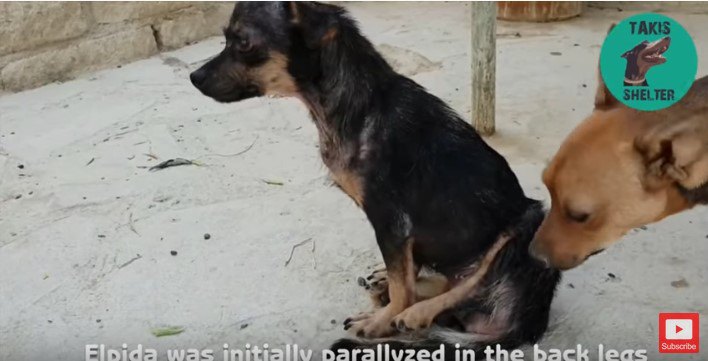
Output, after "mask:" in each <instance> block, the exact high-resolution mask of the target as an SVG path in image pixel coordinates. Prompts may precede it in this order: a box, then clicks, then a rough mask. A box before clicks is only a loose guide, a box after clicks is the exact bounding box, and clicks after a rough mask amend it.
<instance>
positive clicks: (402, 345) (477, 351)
mask: <svg viewBox="0 0 708 361" xmlns="http://www.w3.org/2000/svg"><path fill="white" fill-rule="evenodd" d="M418 337H420V338H415V339H396V338H390V339H379V340H363V339H345V338H343V339H340V340H338V341H337V342H335V343H334V344H332V346H330V350H332V351H333V352H335V353H341V352H354V350H363V349H371V350H377V352H381V353H382V354H380V355H379V354H377V355H376V356H377V359H378V356H384V354H385V353H388V354H394V353H397V354H398V355H400V354H401V353H402V352H408V353H410V352H414V353H418V352H420V351H423V350H425V351H428V352H429V353H430V354H431V355H433V357H434V358H433V357H430V358H429V359H435V360H445V361H459V360H470V361H471V360H484V359H486V356H485V354H484V350H485V349H486V348H487V346H490V347H491V348H492V349H495V347H496V345H499V346H500V347H501V348H502V349H511V348H514V347H517V346H519V345H518V343H515V342H513V341H511V340H498V339H495V340H492V339H490V336H489V335H482V334H475V333H470V332H460V331H457V330H454V329H450V328H443V327H439V326H433V327H431V328H430V329H428V331H427V332H426V334H425V335H424V336H421V335H419V336H418ZM379 345H380V346H379ZM407 350H411V351H407ZM440 353H443V355H442V357H440ZM472 355H474V357H472ZM404 356H405V358H401V357H400V356H399V357H392V356H391V355H389V357H388V359H389V360H396V359H409V360H416V359H418V357H415V356H413V357H407V356H408V354H405V353H404ZM384 357H385V356H384ZM438 357H439V358H438Z"/></svg>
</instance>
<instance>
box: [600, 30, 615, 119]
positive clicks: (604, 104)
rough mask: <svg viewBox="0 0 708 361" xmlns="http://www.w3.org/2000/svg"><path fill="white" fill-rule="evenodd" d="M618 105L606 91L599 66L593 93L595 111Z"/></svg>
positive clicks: (608, 31)
mask: <svg viewBox="0 0 708 361" xmlns="http://www.w3.org/2000/svg"><path fill="white" fill-rule="evenodd" d="M614 27H615V24H612V25H610V28H609V29H607V34H608V35H609V34H610V31H612V29H614ZM617 104H619V102H618V101H617V99H616V98H615V97H614V96H613V95H612V93H610V89H607V86H606V85H605V81H604V80H603V79H602V72H601V71H600V65H599V64H598V66H597V91H595V109H601V110H606V109H609V108H612V107H614V106H615V105H617Z"/></svg>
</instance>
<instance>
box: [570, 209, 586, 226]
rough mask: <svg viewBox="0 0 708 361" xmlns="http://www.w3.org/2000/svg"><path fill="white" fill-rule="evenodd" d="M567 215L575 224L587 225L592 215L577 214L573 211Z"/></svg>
mask: <svg viewBox="0 0 708 361" xmlns="http://www.w3.org/2000/svg"><path fill="white" fill-rule="evenodd" d="M566 214H567V216H568V218H570V219H571V220H572V221H573V222H577V223H585V222H587V220H588V219H589V218H590V213H585V212H576V211H573V210H570V209H569V210H567V211H566Z"/></svg>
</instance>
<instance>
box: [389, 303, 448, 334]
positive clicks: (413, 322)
mask: <svg viewBox="0 0 708 361" xmlns="http://www.w3.org/2000/svg"><path fill="white" fill-rule="evenodd" d="M438 313H439V312H438V311H437V307H434V306H433V305H431V304H429V303H428V302H426V301H422V302H418V303H416V304H414V305H412V306H410V307H408V308H406V309H405V310H404V311H403V312H401V313H399V314H398V315H396V317H394V318H393V321H391V327H393V328H395V329H396V330H398V331H400V332H407V331H414V330H421V329H424V328H428V327H430V326H431V325H432V324H433V321H434V320H435V317H436V316H437V315H438Z"/></svg>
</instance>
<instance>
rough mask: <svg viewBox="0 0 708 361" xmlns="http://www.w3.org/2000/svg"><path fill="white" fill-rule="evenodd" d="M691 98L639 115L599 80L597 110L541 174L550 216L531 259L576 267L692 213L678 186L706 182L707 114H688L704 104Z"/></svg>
mask: <svg viewBox="0 0 708 361" xmlns="http://www.w3.org/2000/svg"><path fill="white" fill-rule="evenodd" d="M689 93H690V92H689ZM689 95H690V94H689ZM689 95H687V96H686V97H685V98H684V99H683V100H682V101H681V102H679V103H677V104H676V105H674V106H673V107H671V108H668V109H665V110H662V111H659V112H652V113H647V112H639V111H635V110H632V109H629V108H627V107H625V106H624V105H622V104H620V103H619V102H618V101H617V100H616V99H615V98H614V97H613V96H612V95H611V94H610V92H609V90H608V89H607V88H606V87H605V85H604V83H603V82H602V79H600V84H599V87H598V90H597V95H596V99H595V110H594V111H593V113H592V114H591V115H590V116H589V117H588V118H587V119H585V120H584V121H583V122H582V123H581V124H580V125H579V126H578V127H577V128H576V129H575V130H574V131H573V132H572V133H571V134H570V135H569V136H568V138H567V139H566V140H565V141H564V143H563V144H562V145H561V147H560V149H559V150H558V152H557V154H556V155H555V156H554V157H553V159H552V160H551V162H550V164H549V165H548V167H547V168H546V170H545V171H544V173H543V182H544V183H545V185H546V187H547V188H548V190H549V192H550V195H551V209H550V212H549V213H548V215H547V216H546V219H545V220H544V221H543V223H542V224H541V226H540V228H539V229H538V231H537V233H536V236H535V237H534V240H533V242H532V243H531V246H530V252H531V254H533V255H534V256H536V257H537V258H538V259H540V260H543V261H546V263H547V264H549V265H551V266H554V267H557V268H560V269H569V268H573V267H576V266H578V265H579V264H581V263H582V262H583V261H585V260H586V259H587V258H588V257H590V256H592V255H594V254H596V253H599V252H600V251H602V250H604V249H605V248H607V247H608V246H609V245H610V244H612V243H614V242H616V241H617V240H619V239H620V238H621V237H622V236H623V235H624V234H625V233H626V232H628V231H629V230H631V229H633V228H636V227H639V226H642V225H645V224H648V223H652V222H656V221H658V220H661V219H662V218H664V217H667V216H669V215H671V214H674V213H677V212H680V211H682V210H684V209H687V208H690V207H691V204H689V202H687V200H686V199H685V197H683V196H682V195H681V194H680V192H679V187H678V186H679V185H680V186H683V187H689V188H690V187H698V186H700V185H701V184H704V182H706V181H707V180H708V131H706V130H705V129H708V113H707V112H706V109H704V110H703V111H702V112H701V111H698V113H697V114H696V112H695V111H691V109H687V108H690V107H691V106H692V104H694V103H695V104H699V102H694V101H693V100H691V99H689V98H691V97H690V96H689ZM700 103H701V104H703V105H700V106H702V107H703V108H707V107H706V104H705V100H702V101H700ZM674 115H675V117H674ZM699 118H701V119H699ZM680 124H683V125H680ZM701 124H702V125H701ZM662 125H664V126H662ZM701 126H702V127H703V128H704V129H703V132H704V133H703V135H701V136H696V127H701ZM662 129H663V130H662Z"/></svg>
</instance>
